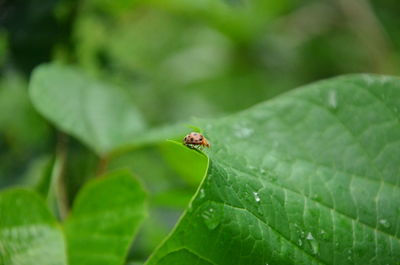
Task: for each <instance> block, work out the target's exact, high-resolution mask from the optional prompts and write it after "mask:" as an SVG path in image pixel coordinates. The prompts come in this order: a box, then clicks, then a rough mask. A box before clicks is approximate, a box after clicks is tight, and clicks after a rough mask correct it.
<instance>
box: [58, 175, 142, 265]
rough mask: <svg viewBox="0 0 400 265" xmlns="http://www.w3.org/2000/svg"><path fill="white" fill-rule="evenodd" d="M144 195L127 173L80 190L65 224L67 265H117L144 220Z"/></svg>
mask: <svg viewBox="0 0 400 265" xmlns="http://www.w3.org/2000/svg"><path fill="white" fill-rule="evenodd" d="M145 201H146V194H145V192H144V191H143V189H142V187H141V185H140V184H139V183H138V181H136V180H135V179H134V178H133V177H132V175H131V174H130V173H129V172H127V171H119V172H115V173H111V174H109V175H107V176H105V177H103V178H102V179H98V180H95V181H92V182H91V183H89V184H87V185H86V186H84V188H83V190H82V191H81V192H80V193H79V194H78V196H77V198H76V201H75V203H74V205H73V209H72V212H71V215H70V216H69V217H68V219H67V221H66V223H65V233H66V236H67V242H68V257H69V265H81V264H82V265H83V264H84V265H91V264H93V265H101V264H107V265H114V264H115V265H120V264H122V263H123V262H124V259H125V256H126V254H127V251H128V249H129V246H130V244H131V243H132V240H133V237H134V235H135V234H136V232H137V230H138V228H139V225H140V223H141V222H142V221H143V219H144V217H145V216H146V203H145Z"/></svg>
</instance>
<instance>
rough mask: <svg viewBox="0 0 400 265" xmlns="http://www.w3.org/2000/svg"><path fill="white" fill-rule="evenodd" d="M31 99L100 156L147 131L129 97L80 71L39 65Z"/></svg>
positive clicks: (33, 78)
mask: <svg viewBox="0 0 400 265" xmlns="http://www.w3.org/2000/svg"><path fill="white" fill-rule="evenodd" d="M30 96H31V100H32V102H33V104H34V106H35V107H36V109H37V110H38V111H39V112H40V113H41V114H42V115H43V116H45V117H46V118H47V119H49V120H50V121H51V122H53V123H54V125H55V126H57V127H58V128H59V129H60V130H62V131H65V132H67V133H69V134H71V135H73V136H75V137H77V138H78V139H79V140H81V141H82V142H84V143H85V144H87V145H88V146H89V147H90V148H92V149H93V150H95V151H96V152H97V153H98V154H100V155H103V154H105V153H107V152H109V151H110V150H112V149H114V148H115V147H118V146H121V145H123V144H124V143H126V142H131V141H132V139H134V138H135V137H136V136H137V135H138V133H139V132H141V131H143V130H144V128H145V125H144V121H143V120H142V117H141V115H140V113H139V112H138V110H137V109H136V108H135V106H134V104H133V102H132V101H131V100H130V99H129V95H127V94H126V93H124V91H123V90H122V89H118V88H115V87H112V86H109V85H105V84H103V83H100V82H99V81H96V80H94V79H91V78H89V77H88V76H86V75H85V74H84V73H83V72H82V70H79V69H77V68H73V67H68V66H61V65H56V64H46V65H41V66H39V67H38V68H36V69H35V71H34V72H33V75H32V79H31V82H30Z"/></svg>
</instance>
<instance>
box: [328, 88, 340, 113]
mask: <svg viewBox="0 0 400 265" xmlns="http://www.w3.org/2000/svg"><path fill="white" fill-rule="evenodd" d="M328 105H329V107H331V108H332V109H336V108H337V106H338V101H337V95H336V91H334V90H331V91H329V93H328Z"/></svg>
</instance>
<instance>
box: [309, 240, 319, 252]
mask: <svg viewBox="0 0 400 265" xmlns="http://www.w3.org/2000/svg"><path fill="white" fill-rule="evenodd" d="M309 243H310V245H311V251H312V253H313V254H314V255H317V254H318V252H319V244H318V241H317V240H310V241H309Z"/></svg>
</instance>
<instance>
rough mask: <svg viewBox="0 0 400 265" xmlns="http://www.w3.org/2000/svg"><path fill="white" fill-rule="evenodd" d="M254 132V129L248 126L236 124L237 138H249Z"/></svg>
mask: <svg viewBox="0 0 400 265" xmlns="http://www.w3.org/2000/svg"><path fill="white" fill-rule="evenodd" d="M253 133H254V130H253V129H251V128H247V127H242V126H239V125H238V126H235V135H236V137H237V138H241V139H244V138H248V137H250V136H251V135H252V134H253Z"/></svg>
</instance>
